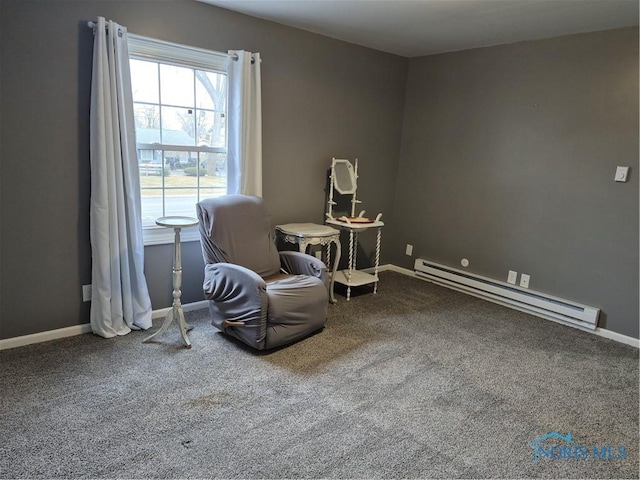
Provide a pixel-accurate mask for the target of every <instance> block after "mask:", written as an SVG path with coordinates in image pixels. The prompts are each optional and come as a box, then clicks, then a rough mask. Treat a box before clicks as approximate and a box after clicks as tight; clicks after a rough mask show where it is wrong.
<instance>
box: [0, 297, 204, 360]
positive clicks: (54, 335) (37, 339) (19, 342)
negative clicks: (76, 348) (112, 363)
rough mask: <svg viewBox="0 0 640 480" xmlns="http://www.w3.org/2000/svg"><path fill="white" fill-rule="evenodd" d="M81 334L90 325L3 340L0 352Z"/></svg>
mask: <svg viewBox="0 0 640 480" xmlns="http://www.w3.org/2000/svg"><path fill="white" fill-rule="evenodd" d="M208 304H209V302H208V301H207V300H201V301H199V302H193V303H187V304H185V305H182V309H183V310H184V311H185V312H190V311H192V310H198V309H200V308H205V307H206V306H207V305H208ZM169 310H171V307H167V308H161V309H158V310H154V311H153V312H152V313H151V318H153V319H157V318H164V317H165V316H166V315H167V313H168V312H169ZM83 333H91V324H89V323H83V324H82V325H74V326H72V327H65V328H58V329H56V330H48V331H46V332H38V333H32V334H30V335H22V336H20V337H13V338H5V339H4V340H0V350H8V349H10V348H17V347H24V346H26V345H32V344H34V343H41V342H48V341H49V340H57V339H59V338H65V337H73V336H75V335H82V334H83Z"/></svg>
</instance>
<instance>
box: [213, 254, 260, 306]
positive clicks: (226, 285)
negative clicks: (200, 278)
mask: <svg viewBox="0 0 640 480" xmlns="http://www.w3.org/2000/svg"><path fill="white" fill-rule="evenodd" d="M202 288H203V290H204V298H206V299H207V300H213V301H214V302H224V301H227V300H230V299H232V298H233V297H236V296H238V295H241V294H246V293H250V292H253V291H265V290H266V288H267V286H266V284H265V283H264V280H263V279H262V277H261V276H260V275H258V274H257V273H256V272H254V271H252V270H249V269H248V268H245V267H243V266H241V265H235V264H233V263H209V264H207V265H205V267H204V284H203V285H202Z"/></svg>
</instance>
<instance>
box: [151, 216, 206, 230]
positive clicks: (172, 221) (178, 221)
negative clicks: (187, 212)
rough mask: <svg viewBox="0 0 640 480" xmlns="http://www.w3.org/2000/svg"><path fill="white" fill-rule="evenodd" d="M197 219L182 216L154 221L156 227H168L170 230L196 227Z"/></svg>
mask: <svg viewBox="0 0 640 480" xmlns="http://www.w3.org/2000/svg"><path fill="white" fill-rule="evenodd" d="M198 223H199V222H198V219H197V218H193V217H183V216H179V215H176V216H168V217H160V218H158V219H157V220H156V225H159V226H161V227H170V228H187V227H195V226H196V225H198Z"/></svg>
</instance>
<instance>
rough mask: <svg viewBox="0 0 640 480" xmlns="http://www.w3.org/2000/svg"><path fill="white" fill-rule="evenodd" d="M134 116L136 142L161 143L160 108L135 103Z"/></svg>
mask: <svg viewBox="0 0 640 480" xmlns="http://www.w3.org/2000/svg"><path fill="white" fill-rule="evenodd" d="M133 116H134V119H135V126H136V142H138V143H160V108H159V107H158V106H157V105H148V104H140V103H135V104H134V105H133Z"/></svg>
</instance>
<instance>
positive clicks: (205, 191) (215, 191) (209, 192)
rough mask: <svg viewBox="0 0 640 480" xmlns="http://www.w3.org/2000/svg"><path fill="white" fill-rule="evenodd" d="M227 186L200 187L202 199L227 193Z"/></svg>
mask: <svg viewBox="0 0 640 480" xmlns="http://www.w3.org/2000/svg"><path fill="white" fill-rule="evenodd" d="M226 193H227V187H226V186H224V187H216V188H201V189H200V200H204V199H205V198H210V197H220V196H222V195H226Z"/></svg>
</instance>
